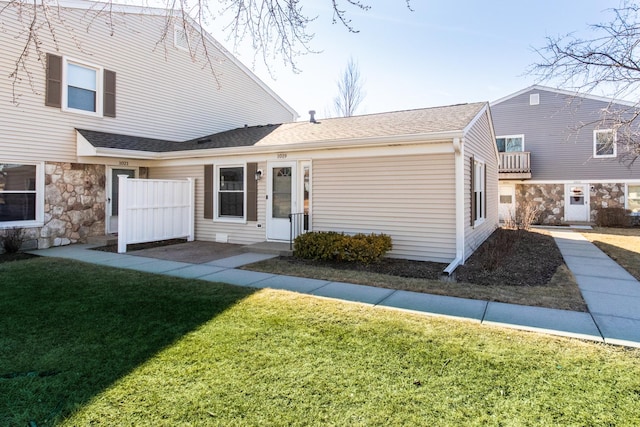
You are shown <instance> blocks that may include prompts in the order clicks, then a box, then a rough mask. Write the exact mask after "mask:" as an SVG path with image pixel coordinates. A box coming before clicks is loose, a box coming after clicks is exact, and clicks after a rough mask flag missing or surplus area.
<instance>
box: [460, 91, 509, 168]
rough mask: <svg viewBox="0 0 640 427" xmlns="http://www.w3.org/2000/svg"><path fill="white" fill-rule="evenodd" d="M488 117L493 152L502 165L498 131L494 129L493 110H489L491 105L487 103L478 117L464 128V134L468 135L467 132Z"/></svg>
mask: <svg viewBox="0 0 640 427" xmlns="http://www.w3.org/2000/svg"><path fill="white" fill-rule="evenodd" d="M485 114H486V115H487V120H488V121H489V131H490V132H491V141H492V144H491V145H492V146H493V151H494V153H495V156H496V161H497V162H498V163H500V153H499V152H498V146H497V145H496V131H495V129H494V128H493V118H492V117H491V108H489V103H488V102H487V103H486V104H485V106H484V107H482V109H481V110H480V111H479V112H478V114H476V116H475V117H474V118H473V119H472V120H471V121H470V122H469V124H468V125H467V126H466V127H465V128H464V130H463V132H464V134H465V135H466V134H467V132H469V131H470V130H471V128H472V127H473V126H474V125H475V124H476V122H477V121H478V120H480V118H482V116H484V115H485Z"/></svg>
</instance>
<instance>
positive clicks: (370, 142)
mask: <svg viewBox="0 0 640 427" xmlns="http://www.w3.org/2000/svg"><path fill="white" fill-rule="evenodd" d="M461 137H462V131H449V132H435V133H428V134H415V135H394V136H389V137H374V138H358V139H344V140H331V141H311V142H303V143H294V144H274V145H251V146H246V147H227V148H208V149H201V150H184V151H170V152H160V153H155V152H149V151H137V150H123V149H117V148H103V147H93V146H92V145H91V144H89V142H87V141H86V139H84V138H83V137H82V136H81V135H80V134H79V133H78V141H79V143H78V156H102V157H121V158H130V159H142V160H177V159H197V158H211V157H228V156H248V155H258V154H273V153H280V152H283V151H286V152H297V151H313V150H348V149H364V148H375V147H385V146H389V147H393V146H410V145H419V144H433V143H442V142H445V143H448V144H451V145H452V144H453V139H454V138H461ZM80 139H82V140H83V141H80ZM85 143H86V144H85ZM81 145H82V151H81ZM451 151H453V149H451Z"/></svg>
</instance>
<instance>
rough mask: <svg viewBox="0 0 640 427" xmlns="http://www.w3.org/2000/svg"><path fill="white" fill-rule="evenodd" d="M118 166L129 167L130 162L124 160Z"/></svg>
mask: <svg viewBox="0 0 640 427" xmlns="http://www.w3.org/2000/svg"><path fill="white" fill-rule="evenodd" d="M118 165H120V166H129V162H125V161H124V160H122V161H119V162H118Z"/></svg>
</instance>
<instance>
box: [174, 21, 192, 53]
mask: <svg viewBox="0 0 640 427" xmlns="http://www.w3.org/2000/svg"><path fill="white" fill-rule="evenodd" d="M173 45H174V46H175V47H177V48H180V49H183V50H189V39H188V35H187V31H186V30H185V28H184V27H182V26H180V25H175V26H174V27H173Z"/></svg>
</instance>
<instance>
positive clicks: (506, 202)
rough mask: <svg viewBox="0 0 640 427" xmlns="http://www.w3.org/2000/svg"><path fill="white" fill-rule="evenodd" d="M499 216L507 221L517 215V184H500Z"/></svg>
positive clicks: (503, 220)
mask: <svg viewBox="0 0 640 427" xmlns="http://www.w3.org/2000/svg"><path fill="white" fill-rule="evenodd" d="M498 193H499V197H498V198H499V204H498V218H499V220H500V221H501V222H505V221H508V220H511V219H515V217H516V186H515V184H499V185H498Z"/></svg>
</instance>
